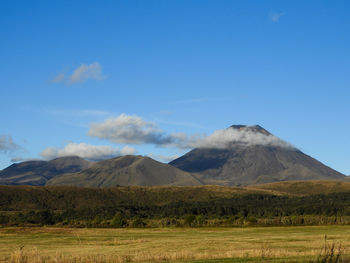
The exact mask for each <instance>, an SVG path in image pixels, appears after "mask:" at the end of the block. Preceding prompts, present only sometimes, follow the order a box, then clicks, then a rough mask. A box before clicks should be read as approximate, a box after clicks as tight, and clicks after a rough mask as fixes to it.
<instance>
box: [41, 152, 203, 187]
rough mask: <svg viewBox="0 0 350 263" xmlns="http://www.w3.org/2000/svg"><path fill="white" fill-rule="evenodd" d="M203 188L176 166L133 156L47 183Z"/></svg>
mask: <svg viewBox="0 0 350 263" xmlns="http://www.w3.org/2000/svg"><path fill="white" fill-rule="evenodd" d="M201 184H202V183H201V182H200V181H199V180H198V179H197V178H195V177H194V176H193V175H191V174H189V173H187V172H184V171H181V170H179V169H177V168H175V167H173V166H170V165H168V164H163V163H160V162H157V161H155V160H153V159H151V158H149V157H142V156H132V155H126V156H122V157H117V158H113V159H109V160H105V161H101V162H98V163H96V164H94V165H93V166H92V167H91V168H89V169H86V170H84V171H81V172H78V173H71V174H63V175H60V176H56V177H55V178H53V179H51V180H49V181H48V182H47V185H74V186H85V187H109V186H117V185H123V186H128V185H140V186H141V185H142V186H156V185H178V186H192V185H201Z"/></svg>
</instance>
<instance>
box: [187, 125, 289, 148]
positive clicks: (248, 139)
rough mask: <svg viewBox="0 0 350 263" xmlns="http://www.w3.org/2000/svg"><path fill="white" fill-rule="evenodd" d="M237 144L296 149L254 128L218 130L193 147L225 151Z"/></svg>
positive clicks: (195, 143)
mask: <svg viewBox="0 0 350 263" xmlns="http://www.w3.org/2000/svg"><path fill="white" fill-rule="evenodd" d="M237 144H240V145H242V146H252V145H265V146H275V147H283V148H294V147H293V146H292V145H291V144H289V143H287V142H285V141H283V140H281V139H279V138H278V137H276V136H274V135H272V134H270V133H268V132H266V133H265V132H261V131H259V130H257V129H254V126H247V127H242V128H239V129H238V128H232V127H230V128H227V129H224V130H217V131H215V132H214V133H213V134H211V135H209V136H207V137H205V138H203V139H201V140H198V141H197V142H194V144H193V147H196V148H219V149H225V148H230V147H232V146H233V145H237Z"/></svg>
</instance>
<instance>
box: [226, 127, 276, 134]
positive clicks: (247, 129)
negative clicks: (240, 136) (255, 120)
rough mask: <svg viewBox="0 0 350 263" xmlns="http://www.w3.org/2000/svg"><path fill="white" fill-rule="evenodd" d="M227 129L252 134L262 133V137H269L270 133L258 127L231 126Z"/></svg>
mask: <svg viewBox="0 0 350 263" xmlns="http://www.w3.org/2000/svg"><path fill="white" fill-rule="evenodd" d="M229 128H231V129H235V130H239V131H250V132H254V133H262V134H264V135H271V133H270V132H268V131H267V130H265V129H264V128H263V127H261V126H260V125H240V124H239V125H232V126H230V127H229Z"/></svg>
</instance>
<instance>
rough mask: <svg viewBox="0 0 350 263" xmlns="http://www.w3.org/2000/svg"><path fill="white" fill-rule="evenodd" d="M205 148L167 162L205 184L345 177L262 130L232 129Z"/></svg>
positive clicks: (217, 136) (248, 183)
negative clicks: (197, 177)
mask: <svg viewBox="0 0 350 263" xmlns="http://www.w3.org/2000/svg"><path fill="white" fill-rule="evenodd" d="M208 142H209V143H208V145H209V146H208V145H202V146H201V147H198V148H195V149H193V150H192V151H190V152H188V153H187V154H185V155H183V156H181V157H180V158H178V159H175V160H173V161H172V162H170V163H169V164H170V165H173V166H174V167H177V168H179V169H181V170H183V171H187V172H191V173H198V174H200V176H199V178H200V180H201V181H202V182H204V183H205V184H218V185H236V186H239V185H250V184H261V183H270V182H277V181H290V180H345V179H346V177H345V175H343V174H341V173H339V172H337V171H335V170H333V169H331V168H329V167H328V166H326V165H324V164H322V163H321V162H319V161H317V160H316V159H314V158H312V157H310V156H308V155H306V154H304V153H303V152H301V151H300V150H298V149H296V148H295V147H293V146H291V145H290V144H288V143H286V142H284V141H283V140H281V139H279V138H278V137H276V136H274V135H272V134H271V133H270V132H268V131H267V130H265V129H264V128H262V127H261V126H258V125H255V126H246V125H233V126H231V127H229V128H227V129H225V130H222V131H220V132H219V133H217V134H213V136H212V137H210V136H209V139H208Z"/></svg>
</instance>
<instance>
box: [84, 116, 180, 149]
mask: <svg viewBox="0 0 350 263" xmlns="http://www.w3.org/2000/svg"><path fill="white" fill-rule="evenodd" d="M88 135H90V136H94V137H98V138H101V139H106V140H109V141H111V142H114V143H131V144H155V145H159V146H170V145H172V144H176V142H177V141H178V140H179V139H180V140H181V136H183V135H182V134H170V135H167V134H166V133H165V132H164V131H162V130H161V129H159V128H158V126H157V125H156V124H154V123H153V122H149V121H145V120H143V119H142V118H140V117H138V116H136V115H133V116H131V115H126V114H121V115H119V116H118V117H115V118H110V119H107V120H105V121H104V122H102V123H92V124H91V125H90V130H89V132H88Z"/></svg>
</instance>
